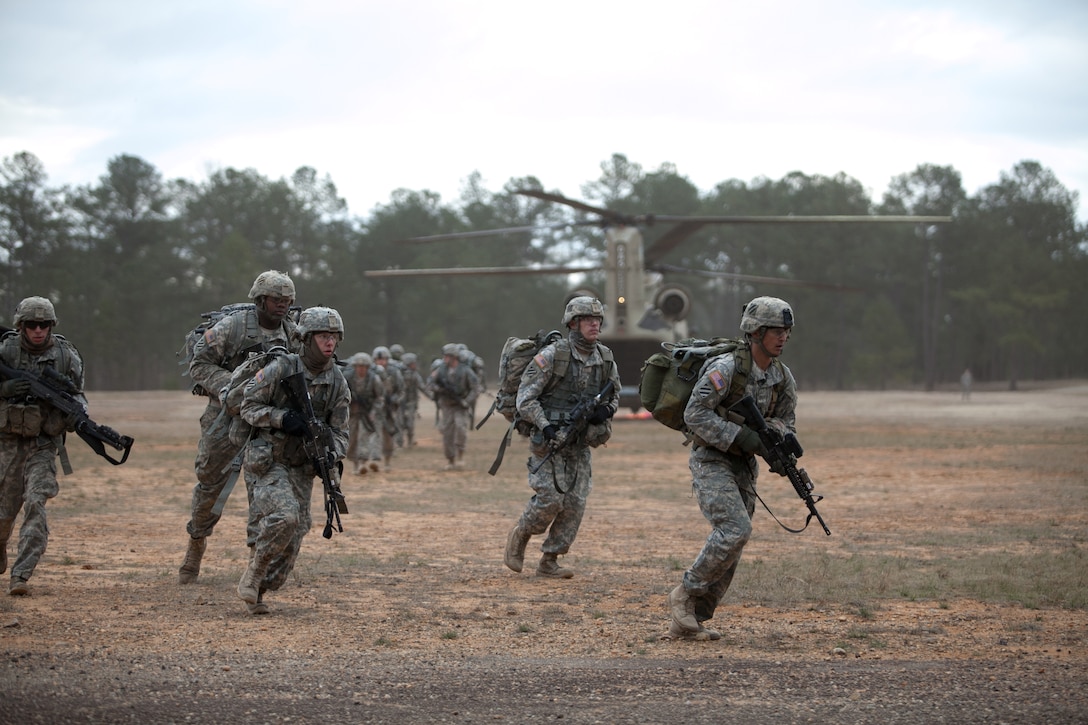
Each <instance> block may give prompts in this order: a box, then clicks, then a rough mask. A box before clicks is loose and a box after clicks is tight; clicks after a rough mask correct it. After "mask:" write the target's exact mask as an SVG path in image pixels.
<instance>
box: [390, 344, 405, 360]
mask: <svg viewBox="0 0 1088 725" xmlns="http://www.w3.org/2000/svg"><path fill="white" fill-rule="evenodd" d="M389 354H390V355H392V356H393V359H394V360H400V359H401V358H402V357H403V356H404V345H401V344H400V343H399V342H394V343H393V344H392V345H390V346H389Z"/></svg>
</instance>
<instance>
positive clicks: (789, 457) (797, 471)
mask: <svg viewBox="0 0 1088 725" xmlns="http://www.w3.org/2000/svg"><path fill="white" fill-rule="evenodd" d="M730 410H731V411H732V410H736V411H737V413H738V414H739V415H740V416H741V417H742V418H743V419H744V422H745V423H746V424H747V425H748V427H749V428H751V429H752V430H754V431H755V432H756V433H758V434H759V440H760V441H762V443H763V447H764V449H766V453H763V454H762V455H763V460H765V461H767V463H768V464H769V465H770V466H771V470H772V471H774V472H775V473H777V474H778V475H779V476H785V477H786V478H788V479H790V483H792V484H793V490H794V491H796V492H797V495H798V496H800V497H801V500H802V501H804V502H805V506H808V517H807V518H806V519H805V525H804V526H802V527H801V528H800V529H797V530H796V531H794V530H793V529H786V530H787V531H791V532H793V533H795V534H798V533H800V532H802V531H804V530H805V529H807V528H808V524H809V522H810V521H812V517H813V516H815V517H816V520H817V521H819V522H820V526H822V527H823V529H824V533H825V534H827V535H828V536H831V529H829V528H827V524H825V523H824V520H823V518H822V517H821V516H820V514H819V512H818V511H817V510H816V502H817V501H823V499H824V497H823V496H815V497H814V496H813V495H812V479H811V478H809V477H808V473H806V472H805V469H803V468H798V467H797V459H798V458H800V457H801V455H802V454H803V453H804V451H803V450H802V448H801V444H800V443H799V442H798V440H797V436H795V435H794V434H793V433H787V434H786V435H784V436H783V435H780V434H779V433H778V432H777V431H776V430H774V429H772V428H770V427H768V425H767V421H765V420H764V419H763V415H762V414H761V413H760V412H759V407H758V406H756V401H755V399H754V398H752V396H751V395H745V396H744V397H743V398H741V399H740V401H738V402H737V403H736V404H735V405H733V406H732V407H731V408H730ZM764 505H766V504H764ZM779 523H781V522H779ZM783 528H785V527H783Z"/></svg>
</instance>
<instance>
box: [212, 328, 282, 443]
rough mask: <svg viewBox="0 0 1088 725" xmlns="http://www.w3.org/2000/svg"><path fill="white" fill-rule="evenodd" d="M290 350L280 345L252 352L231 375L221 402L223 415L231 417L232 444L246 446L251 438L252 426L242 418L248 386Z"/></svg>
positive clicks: (221, 395) (221, 396) (230, 433)
mask: <svg viewBox="0 0 1088 725" xmlns="http://www.w3.org/2000/svg"><path fill="white" fill-rule="evenodd" d="M288 352H289V351H288V350H287V348H285V347H280V346H279V345H277V346H275V347H272V348H269V349H268V350H267V351H265V352H251V353H249V356H248V357H246V359H245V361H244V362H243V363H242V364H241V365H239V366H238V367H236V368H234V372H232V373H231V374H230V382H229V383H227V386H226V388H224V389H223V391H222V392H221V393H220V402H221V403H222V404H223V413H225V414H226V415H228V416H229V417H230V431H229V436H230V440H231V443H234V444H235V445H244V444H245V442H246V440H247V439H248V438H249V435H250V432H251V431H252V426H250V425H249V423H247V422H245V420H244V419H243V418H242V416H241V412H242V400H243V399H244V398H245V392H246V384H247V383H249V381H250V380H252V379H253V376H254V375H256V374H257V372H258V371H260V370H261V369H262V368H264V367H265V366H266V365H268V364H269V363H270V362H272V359H273V358H274V357H276V356H277V355H287V354H288Z"/></svg>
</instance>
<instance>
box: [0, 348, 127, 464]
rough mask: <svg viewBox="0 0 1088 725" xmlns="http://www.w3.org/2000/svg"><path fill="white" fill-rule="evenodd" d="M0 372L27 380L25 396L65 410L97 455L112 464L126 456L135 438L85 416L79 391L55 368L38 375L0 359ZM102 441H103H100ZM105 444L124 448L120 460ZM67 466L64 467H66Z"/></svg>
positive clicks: (85, 411) (123, 459)
mask: <svg viewBox="0 0 1088 725" xmlns="http://www.w3.org/2000/svg"><path fill="white" fill-rule="evenodd" d="M0 376H2V377H3V378H4V379H5V380H26V381H29V382H30V392H29V393H27V396H26V397H27V399H31V398H33V399H36V400H40V401H42V402H43V403H47V404H49V405H51V406H53V407H54V408H56V409H57V410H59V411H60V412H62V413H64V415H65V416H66V417H67V419H68V421H69V426H70V427H71V428H72V429H73V430H75V432H76V435H78V436H79V437H80V438H82V439H83V442H84V443H86V444H87V445H88V446H90V447H91V450H93V451H94V452H95V453H97V454H98V455H100V456H102V457H103V458H105V459H106V460H107V461H109V462H110V463H112V464H113V465H115V466H120V465H121V464H122V463H124V462H125V461H127V460H128V454H129V452H130V451H131V450H132V444H133V443H135V441H134V440H133V439H132V438H131V437H129V436H125V435H121V434H120V433H118V432H117V431H115V430H114V429H113V428H110V427H109V426H105V425H99V424H98V423H95V422H94V421H93V420H91V419H90V417H88V416H87V409H86V408H84V407H83V403H82V402H80V400H79V399H78V398H76V397H75V396H76V395H78V394H79V391H78V390H77V389H76V386H75V385H73V384H72V381H71V380H69V379H68V378H66V377H65V376H64V375H62V374H61V373H58V372H57V371H56V369H55V368H52V367H47V368H45V372H44V373H43V374H42V375H41V376H40V377H39V376H37V375H35V374H34V373H32V372H30V371H29V370H18V369H16V368H13V367H9V366H8V365H6V364H5V363H3V362H0ZM103 444H105V445H103ZM106 445H109V446H110V447H112V448H114V449H116V450H119V451H124V454H123V455H122V456H121V460H117V459H115V458H110V456H109V454H108V453H106V447H105V446H106ZM66 470H67V469H66Z"/></svg>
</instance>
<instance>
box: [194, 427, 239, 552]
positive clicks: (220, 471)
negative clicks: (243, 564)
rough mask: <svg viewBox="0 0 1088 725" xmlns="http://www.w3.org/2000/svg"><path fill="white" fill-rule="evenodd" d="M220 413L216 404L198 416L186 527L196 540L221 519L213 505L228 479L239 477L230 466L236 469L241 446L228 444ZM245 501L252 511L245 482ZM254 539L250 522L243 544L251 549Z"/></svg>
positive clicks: (228, 439) (237, 471)
mask: <svg viewBox="0 0 1088 725" xmlns="http://www.w3.org/2000/svg"><path fill="white" fill-rule="evenodd" d="M220 411H221V408H220V407H219V406H218V405H209V406H208V407H207V408H205V409H204V413H203V415H201V416H200V442H199V443H198V444H197V449H196V462H195V464H194V468H195V469H196V481H197V483H196V486H194V487H193V500H192V505H191V518H190V519H189V523H188V524H186V525H185V530H186V531H188V532H189V536H192V537H193V538H195V539H200V538H203V537H205V536H210V535H211V533H212V530H213V529H214V528H215V525H216V524H217V523H219V519H220V517H221V513H217V512H215V511H214V508H215V502H216V501H217V500H218V499H219V495H220V494H221V493H223V488H224V487H225V486H226V485H227V482H228V481H229V480H230V478H231V476H232V475H236V476H237V475H239V470H238V469H237V468H234V469H233V470H232V465H233V466H235V467H237V466H238V465H239V464H240V463H241V461H240V460H238V461H236V460H235V458H236V457H237V456H238V454H239V453H240V452H241V447H240V446H237V445H235V444H234V443H231V442H230V438H229V437H228V436H227V432H228V427H229V426H228V425H227V422H228V421H227V420H226V418H225V416H223V417H220V415H219V414H220ZM246 498H247V499H248V501H249V503H250V507H251V508H252V503H253V493H252V491H251V490H250V487H249V484H248V481H247V483H246ZM251 519H252V517H251ZM255 538H256V529H255V528H254V526H253V521H252V520H250V521H248V522H247V524H246V545H248V546H252V545H253V541H254V539H255Z"/></svg>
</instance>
